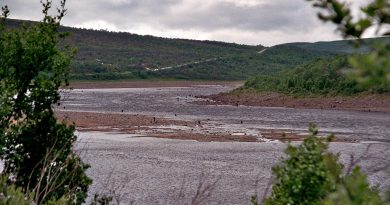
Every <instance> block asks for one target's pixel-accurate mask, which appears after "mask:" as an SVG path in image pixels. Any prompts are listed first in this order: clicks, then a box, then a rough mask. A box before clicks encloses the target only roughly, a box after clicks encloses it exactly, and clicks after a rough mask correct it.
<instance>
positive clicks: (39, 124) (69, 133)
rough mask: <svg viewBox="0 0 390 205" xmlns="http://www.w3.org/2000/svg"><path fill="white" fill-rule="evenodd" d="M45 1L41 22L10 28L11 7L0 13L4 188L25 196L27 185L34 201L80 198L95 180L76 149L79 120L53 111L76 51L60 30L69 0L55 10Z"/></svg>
mask: <svg viewBox="0 0 390 205" xmlns="http://www.w3.org/2000/svg"><path fill="white" fill-rule="evenodd" d="M42 4H43V7H44V8H43V14H44V18H43V21H42V22H41V23H38V24H34V25H31V26H23V27H22V28H21V29H6V28H5V26H4V20H5V19H6V18H7V16H8V13H9V10H8V8H7V7H3V15H2V16H1V19H0V20H1V22H0V53H1V56H0V90H1V91H2V92H1V93H0V157H1V160H2V161H3V162H4V164H5V167H4V170H3V172H2V176H3V177H4V176H9V177H7V179H8V180H7V185H6V186H5V185H4V183H3V187H5V190H3V194H4V193H5V192H4V191H7V190H8V191H11V192H15V193H16V194H17V195H14V197H16V198H15V200H21V199H20V197H18V194H19V191H23V193H24V195H25V196H26V197H30V196H31V201H33V202H34V203H35V204H44V203H49V204H57V203H60V201H63V200H66V201H68V202H69V203H70V202H72V203H73V204H81V203H83V202H84V199H85V198H86V196H87V190H88V186H89V185H90V184H91V180H90V179H89V178H88V177H87V176H86V174H85V170H86V169H87V168H88V165H86V164H84V163H83V162H82V161H81V159H80V158H79V156H77V154H75V153H74V151H73V143H74V142H75V141H76V136H75V134H74V131H75V127H74V125H71V126H68V125H67V124H66V123H65V122H57V119H56V118H55V116H54V112H53V105H54V104H57V103H58V102H59V100H60V95H59V93H58V89H59V87H60V86H61V85H64V84H67V83H68V74H69V65H70V60H71V58H72V56H73V55H74V51H73V50H72V49H71V48H69V47H68V46H65V45H63V46H61V48H60V47H59V46H58V43H59V40H60V39H63V38H64V37H65V34H63V33H59V31H58V30H59V28H60V27H59V25H60V21H61V19H62V18H63V17H64V15H65V12H66V9H65V0H63V1H61V7H60V8H59V9H58V13H57V15H56V16H51V15H49V12H50V10H51V7H52V4H51V1H49V0H48V1H43V3H42ZM8 191H7V192H8ZM7 203H8V202H7Z"/></svg>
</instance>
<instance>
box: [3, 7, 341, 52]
mask: <svg viewBox="0 0 390 205" xmlns="http://www.w3.org/2000/svg"><path fill="white" fill-rule="evenodd" d="M3 2H4V3H5V4H8V5H9V7H10V9H11V11H12V15H11V18H22V19H31V20H39V19H41V17H42V16H41V14H40V11H41V5H40V3H39V0H5V1H1V0H0V4H3ZM54 2H55V3H58V0H54ZM252 2H254V0H252ZM258 2H260V3H259V4H248V5H245V6H242V5H239V4H238V3H237V2H235V1H232V0H229V1H227V0H207V1H201V0H68V2H67V8H68V15H67V16H66V18H65V19H64V21H63V23H64V24H65V25H68V26H75V25H84V24H86V23H88V22H93V21H98V20H100V21H104V22H106V23H109V24H110V25H113V26H114V27H115V28H116V29H117V30H123V31H130V32H131V31H133V30H134V31H136V32H140V33H142V34H147V33H145V32H148V31H150V30H152V31H150V32H151V33H150V34H153V35H159V36H167V37H172V36H174V37H182V38H195V39H196V38H198V36H203V37H207V38H209V39H210V40H220V41H234V42H237V43H250V44H257V43H258V44H266V45H269V44H274V43H281V42H288V41H289V39H290V38H291V35H298V37H296V36H295V37H293V38H291V39H294V40H296V39H298V40H300V41H305V40H306V39H307V36H308V35H310V34H311V33H312V35H316V36H315V37H313V38H311V39H310V40H321V39H322V37H324V38H327V40H329V36H330V35H329V34H326V35H325V34H324V35H322V34H321V33H320V32H318V28H319V27H323V25H322V23H321V22H320V21H319V20H318V19H317V18H316V15H315V13H316V12H315V10H314V9H313V8H312V7H311V6H310V3H308V2H307V1H305V0H258ZM91 26H92V27H96V25H91ZM140 27H142V28H143V27H147V28H148V29H149V30H145V31H142V30H140V29H138V30H136V29H135V28H140ZM223 32H225V33H223ZM329 32H332V30H329ZM275 33H278V36H277V37H276V36H275V35H274V34H275ZM257 34H261V35H264V36H266V37H267V39H262V38H261V36H257ZM303 34H304V35H303ZM177 35H179V36H177ZM180 35H182V36H180ZM240 35H241V36H242V38H240ZM300 35H301V36H302V38H300V37H299V36H300ZM274 36H275V37H274ZM283 36H285V38H284V37H283ZM304 36H305V37H304ZM331 36H333V37H334V38H336V37H335V36H336V35H334V34H331ZM199 38H200V37H199ZM272 38H274V39H272ZM283 38H284V39H285V41H283V40H282V39H283ZM202 40H203V38H202ZM254 42H257V43H254Z"/></svg>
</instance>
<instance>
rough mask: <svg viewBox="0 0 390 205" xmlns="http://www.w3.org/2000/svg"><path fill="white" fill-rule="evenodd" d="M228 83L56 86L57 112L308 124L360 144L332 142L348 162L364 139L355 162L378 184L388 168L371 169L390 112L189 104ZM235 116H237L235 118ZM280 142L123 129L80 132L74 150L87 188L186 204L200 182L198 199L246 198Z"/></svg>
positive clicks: (385, 147)
mask: <svg viewBox="0 0 390 205" xmlns="http://www.w3.org/2000/svg"><path fill="white" fill-rule="evenodd" d="M230 89H232V87H228V86H195V87H176V88H124V89H89V90H77V89H76V90H73V91H66V92H64V93H63V102H62V104H61V106H60V107H58V109H60V110H64V111H88V112H112V113H122V111H123V113H129V114H143V115H150V116H156V117H165V118H172V119H182V120H201V121H207V123H208V124H210V125H214V126H210V127H213V129H221V130H226V131H238V132H245V133H249V134H253V133H256V132H258V130H259V129H277V130H293V131H296V132H305V130H307V127H308V125H309V123H316V124H317V125H319V127H320V129H321V131H322V132H323V133H336V134H337V135H338V136H342V137H345V138H348V139H354V140H359V141H360V142H359V143H343V142H337V143H332V144H331V146H330V150H331V151H333V152H336V153H340V160H341V162H343V163H345V164H346V165H348V164H349V161H350V159H351V155H353V156H355V158H356V157H359V156H361V155H362V154H363V153H364V152H365V151H366V148H367V147H368V146H369V145H370V144H371V148H370V150H369V154H370V156H372V157H371V158H370V159H369V160H362V161H361V163H360V165H361V166H362V168H363V170H364V171H366V172H368V173H369V179H370V181H371V183H372V184H376V185H379V187H380V188H381V189H385V188H387V187H388V185H389V184H390V177H389V174H388V172H386V171H379V172H376V171H374V169H376V168H378V166H379V168H380V165H383V164H386V163H388V159H389V157H390V144H389V141H390V114H389V113H379V112H356V111H335V110H310V109H289V108H265V107H247V106H238V107H237V106H215V105H210V106H207V105H197V104H193V103H191V102H193V101H194V100H197V99H196V98H194V96H196V95H208V94H214V93H218V92H223V91H228V90H230ZM241 121H243V123H242V124H241ZM285 147H286V145H285V144H283V143H281V142H277V141H273V142H267V143H248V142H245V143H243V142H197V141H190V140H171V139H156V138H149V137H141V138H140V137H137V136H134V135H128V134H115V133H100V132H81V133H79V141H78V144H77V151H79V152H80V154H81V156H82V158H83V160H85V161H86V162H87V163H89V164H90V165H91V168H90V169H89V170H88V174H89V175H90V176H91V177H92V178H93V179H94V183H93V185H92V187H91V189H90V194H93V193H99V192H102V193H107V192H109V194H111V195H113V196H114V197H115V198H116V199H118V201H120V202H121V203H120V204H130V202H132V201H133V202H134V203H135V204H191V201H192V200H193V199H194V197H195V195H196V189H197V187H198V184H199V182H202V183H203V185H206V186H207V185H210V184H213V183H214V182H216V183H215V185H214V186H212V187H213V189H211V195H210V196H208V197H205V199H204V201H203V203H202V204H249V203H250V197H251V196H252V195H254V194H256V193H259V196H260V197H261V196H262V195H263V193H264V191H265V190H266V187H267V184H268V182H269V177H270V176H271V168H272V166H274V165H275V164H276V163H278V162H279V161H280V160H281V159H282V157H283V150H284V148H285Z"/></svg>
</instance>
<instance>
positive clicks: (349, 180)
mask: <svg viewBox="0 0 390 205" xmlns="http://www.w3.org/2000/svg"><path fill="white" fill-rule="evenodd" d="M323 204H324V205H337V204H343V205H379V204H383V201H382V199H381V197H380V195H379V191H378V190H377V189H375V188H371V187H370V184H369V183H368V180H367V176H366V174H364V173H363V172H362V171H361V170H360V168H359V167H356V168H355V169H354V170H353V171H352V173H351V174H349V175H347V176H345V177H344V178H343V180H342V181H341V182H340V184H339V185H337V189H336V191H335V192H333V193H331V194H329V195H328V196H327V198H326V199H325V200H324V202H323Z"/></svg>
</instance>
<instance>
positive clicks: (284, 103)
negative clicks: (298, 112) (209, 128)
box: [195, 91, 390, 112]
mask: <svg viewBox="0 0 390 205" xmlns="http://www.w3.org/2000/svg"><path fill="white" fill-rule="evenodd" d="M198 97H199V98H202V99H204V100H201V101H196V102H195V103H196V104H200V105H235V106H239V105H246V106H260V107H287V108H303V109H326V110H355V111H367V112H390V93H386V94H359V95H356V96H329V97H293V96H288V95H285V94H280V93H274V92H255V91H245V92H241V91H232V92H227V93H219V94H214V95H209V96H198Z"/></svg>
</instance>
